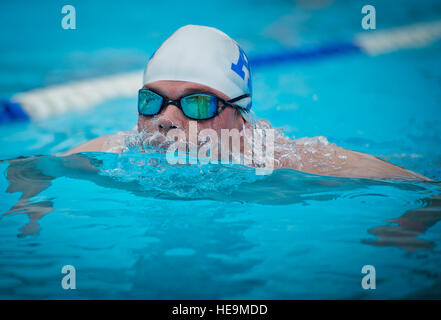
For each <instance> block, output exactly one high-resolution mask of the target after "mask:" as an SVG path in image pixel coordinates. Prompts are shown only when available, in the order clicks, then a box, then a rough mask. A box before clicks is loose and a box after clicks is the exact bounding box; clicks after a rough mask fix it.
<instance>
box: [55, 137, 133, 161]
mask: <svg viewBox="0 0 441 320" xmlns="http://www.w3.org/2000/svg"><path fill="white" fill-rule="evenodd" d="M128 133H129V131H121V132H118V133H115V134H110V135H107V136H102V137H98V138H95V139H92V140H89V141H87V142H84V143H83V144H80V145H78V146H76V147H74V148H72V149H70V150H68V151H66V152H63V153H60V154H57V156H68V155H71V154H74V153H82V152H113V153H120V152H121V150H122V148H123V145H122V143H118V142H120V141H119V140H120V139H121V136H123V135H124V134H128Z"/></svg>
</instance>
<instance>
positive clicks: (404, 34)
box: [0, 20, 441, 124]
mask: <svg viewBox="0 0 441 320" xmlns="http://www.w3.org/2000/svg"><path fill="white" fill-rule="evenodd" d="M440 38H441V20H438V21H433V22H425V23H418V24H413V25H408V26H403V27H397V28H393V29H388V30H378V31H372V30H371V31H365V32H363V33H360V34H357V35H356V36H355V37H354V39H353V40H352V41H342V42H332V43H328V44H321V45H318V46H315V47H310V48H308V47H304V48H293V49H285V50H283V51H279V52H274V53H267V54H264V55H257V56H254V57H250V66H251V68H252V69H254V68H260V67H266V66H272V65H276V64H285V63H294V62H304V61H308V60H323V59H325V58H329V57H333V56H342V55H345V54H353V53H363V54H366V55H370V56H376V55H380V54H386V53H389V52H393V51H397V50H400V49H410V48H422V47H426V46H428V45H430V44H432V43H433V42H435V41H437V40H439V39H440ZM141 79H142V71H135V72H128V73H123V74H117V75H112V76H107V77H102V78H97V79H87V80H82V81H76V82H71V83H67V84H63V85H55V86H50V87H46V88H41V89H34V90H31V91H28V92H23V93H18V94H16V95H14V96H12V98H11V99H10V100H2V101H0V124H4V123H10V122H15V121H20V120H21V121H28V120H34V119H44V118H47V117H49V116H52V115H56V114H62V113H64V112H66V111H68V110H81V109H88V108H91V107H93V106H95V105H97V104H100V103H102V102H104V101H106V100H109V99H114V98H122V97H133V96H134V95H135V94H136V92H137V91H138V89H139V84H140V83H141Z"/></svg>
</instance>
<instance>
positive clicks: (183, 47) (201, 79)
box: [143, 25, 252, 110]
mask: <svg viewBox="0 0 441 320" xmlns="http://www.w3.org/2000/svg"><path fill="white" fill-rule="evenodd" d="M159 80H176V81H190V82H196V83H199V84H203V85H206V86H208V87H210V88H213V89H215V90H218V91H220V92H222V93H224V94H225V95H227V96H228V97H230V99H233V98H236V97H238V96H241V95H243V94H249V95H250V98H244V99H242V100H239V101H237V102H235V104H237V105H239V106H241V107H243V108H245V109H247V110H249V109H250V108H251V93H252V86H251V73H250V67H249V65H248V58H247V56H246V55H245V52H244V51H243V50H242V49H241V48H240V46H239V45H238V44H237V42H236V41H234V40H233V39H231V38H230V37H229V36H227V35H226V34H225V33H223V32H222V31H220V30H218V29H215V28H211V27H204V26H196V25H187V26H184V27H181V28H179V29H178V30H177V31H175V33H173V34H172V35H171V36H170V37H169V38H168V39H167V40H165V41H164V43H163V44H162V45H161V46H160V47H159V48H158V49H157V50H156V52H155V53H154V54H153V55H152V57H151V58H150V60H149V62H148V63H147V66H146V68H145V70H144V81H143V83H144V85H146V84H149V83H152V82H155V81H159Z"/></svg>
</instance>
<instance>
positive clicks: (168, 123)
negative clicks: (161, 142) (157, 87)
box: [157, 105, 183, 133]
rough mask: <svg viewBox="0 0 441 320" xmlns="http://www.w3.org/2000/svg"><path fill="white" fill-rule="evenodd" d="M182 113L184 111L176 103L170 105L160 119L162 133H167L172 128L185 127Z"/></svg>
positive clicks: (158, 123)
mask: <svg viewBox="0 0 441 320" xmlns="http://www.w3.org/2000/svg"><path fill="white" fill-rule="evenodd" d="M180 113H182V112H181V110H179V108H177V107H176V106H175V105H168V106H167V108H166V109H165V110H164V111H163V112H162V113H161V115H160V117H159V119H158V122H157V126H158V127H157V128H158V131H159V132H161V133H167V132H168V131H169V130H171V129H176V128H178V127H183V126H182V125H183V124H182V123H181V122H182V119H181V115H180Z"/></svg>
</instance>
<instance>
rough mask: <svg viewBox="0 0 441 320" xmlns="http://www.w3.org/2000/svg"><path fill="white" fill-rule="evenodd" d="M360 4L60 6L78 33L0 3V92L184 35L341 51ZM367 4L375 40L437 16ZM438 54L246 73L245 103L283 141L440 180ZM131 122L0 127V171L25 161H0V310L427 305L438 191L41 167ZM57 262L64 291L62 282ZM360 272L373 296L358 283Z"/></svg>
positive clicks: (433, 276) (126, 114) (435, 187)
mask: <svg viewBox="0 0 441 320" xmlns="http://www.w3.org/2000/svg"><path fill="white" fill-rule="evenodd" d="M364 4H365V3H364V1H310V2H306V1H305V2H298V3H293V2H291V1H243V2H240V3H238V2H237V1H219V2H204V1H199V2H186V3H184V2H176V3H175V4H169V3H168V2H167V3H164V2H157V3H146V2H145V1H134V2H133V4H131V5H130V6H127V7H122V8H121V7H120V4H119V3H118V2H110V1H106V2H105V1H102V2H100V1H94V2H93V3H92V2H86V1H77V4H75V7H76V10H77V30H70V31H66V30H63V29H61V27H60V20H61V18H60V17H61V14H60V11H61V5H59V4H55V2H47V3H45V4H40V3H36V2H31V1H29V2H20V3H17V2H15V1H4V2H2V4H1V5H0V7H1V10H0V17H1V19H0V26H1V27H2V30H8V31H7V32H2V33H0V48H1V50H0V65H1V68H0V95H1V97H2V98H9V97H10V96H11V95H13V94H14V93H17V92H22V91H26V90H29V89H32V88H37V87H42V86H46V85H51V84H57V83H64V82H66V81H68V80H72V79H88V78H90V77H94V76H101V75H107V74H113V73H118V72H124V71H130V70H137V69H141V68H142V67H143V64H144V63H145V62H146V59H147V58H148V57H149V56H150V54H151V53H152V52H153V50H154V49H155V48H156V47H157V46H158V45H159V44H160V43H161V41H162V40H164V39H165V37H167V36H168V35H169V34H170V33H171V32H173V31H174V30H175V29H176V28H178V27H179V26H181V25H184V24H188V23H193V24H204V25H211V26H215V27H218V28H219V29H221V30H223V31H225V32H226V33H227V34H229V35H231V36H232V37H233V38H235V39H236V40H237V41H239V42H240V43H241V44H242V46H243V47H244V49H245V51H246V52H247V53H248V54H249V56H253V55H260V54H265V53H271V52H275V51H280V50H282V49H286V48H292V47H297V46H310V45H315V44H320V43H323V42H327V41H334V40H339V41H340V40H348V39H349V40H350V39H352V38H353V36H354V35H355V34H356V33H360V32H368V31H363V30H362V29H361V27H360V20H361V13H360V11H361V7H362V5H364ZM370 4H373V5H375V6H376V9H377V27H378V29H387V28H390V27H395V26H402V25H409V24H412V23H416V22H424V21H434V20H439V19H441V4H440V3H439V2H438V1H429V0H424V1H417V2H415V1H410V0H409V1H397V0H395V1H387V3H385V2H384V1H371V3H370ZM170 7H175V8H176V10H170ZM158 12H159V13H164V12H167V19H164V17H163V16H162V15H160V14H158ZM183 13H185V14H183ZM440 49H441V42H437V43H434V44H432V45H430V46H427V47H423V48H418V49H408V50H401V51H397V52H393V53H389V54H384V55H380V56H376V57H370V56H367V55H362V54H359V55H357V54H352V55H345V56H340V57H334V58H332V59H331V58H330V59H323V60H314V61H309V62H302V63H283V64H275V65H271V66H267V67H262V68H256V69H255V70H253V80H254V83H253V88H254V107H253V108H254V110H255V112H256V114H257V115H258V116H259V117H261V118H266V119H268V120H269V121H271V123H272V125H273V126H276V127H284V128H285V132H286V134H287V135H289V136H295V137H296V138H301V137H313V136H325V137H327V139H328V140H329V141H330V142H333V143H336V144H337V145H340V146H342V147H345V148H349V149H353V150H358V151H362V152H367V153H370V154H373V155H376V156H378V157H381V158H383V159H386V160H388V161H391V162H393V163H395V164H398V165H400V166H403V167H405V168H408V169H411V170H413V171H416V172H418V173H421V174H423V175H425V176H427V177H430V178H432V179H434V180H441V151H440V147H439V146H440V145H441V126H440V125H439V119H441V108H440V102H441V88H440V84H441V63H440V62H441V55H440V52H441V51H440ZM136 117H137V115H136V98H125V99H115V100H112V101H107V102H105V103H102V104H100V105H99V106H97V107H96V108H93V109H90V110H86V111H82V112H80V111H76V112H72V113H70V114H64V115H60V116H57V117H52V118H49V119H46V120H39V121H36V122H30V123H15V124H9V125H2V126H1V127H0V146H1V148H0V160H7V159H16V158H17V157H20V156H24V157H26V158H22V159H16V160H12V161H1V162H0V171H1V173H2V175H1V176H0V193H1V197H0V238H1V239H0V298H2V299H6V298H7V299H16V298H30V299H47V298H58V299H78V298H79V299H83V298H98V299H107V298H115V299H123V298H135V299H138V298H150V299H167V298H189V299H190V298H196V299H199V298H214V299H225V298H232V299H240V298H245V299H248V298H250V299H253V298H256V299H261V298H262V299H263V298H268V299H296V298H300V299H310V298H318V299H336V298H337V299H339V298H350V299H385V298H441V273H440V271H439V270H440V266H441V250H440V248H441V224H440V223H439V220H440V219H441V185H440V184H439V183H437V182H434V183H423V182H399V181H387V180H383V181H381V180H367V179H349V178H331V177H324V176H317V175H311V174H305V173H301V172H297V171H294V170H288V169H283V170H276V171H275V172H274V173H273V174H272V175H269V176H257V175H255V172H254V170H251V169H249V168H245V167H241V166H233V165H230V166H221V165H217V166H203V167H198V166H170V165H167V164H165V163H164V161H163V160H164V159H162V158H161V157H162V156H161V155H155V154H153V155H146V154H136V153H129V154H123V155H114V154H104V153H93V154H88V155H86V154H81V155H74V156H70V157H66V158H60V157H54V156H52V155H53V154H55V153H57V152H62V151H65V150H68V149H69V148H72V147H74V146H76V145H78V144H79V143H82V142H84V141H87V140H89V139H92V138H96V137H98V136H102V135H107V134H111V133H114V132H116V131H120V130H128V129H132V128H133V126H134V124H135V122H136ZM152 158H154V159H155V160H156V161H158V162H159V165H156V166H147V165H145V163H146V162H148V161H149V160H152ZM115 169H117V170H115ZM20 198H21V199H22V201H20ZM11 209H12V210H11ZM11 211H12V212H11ZM64 265H73V266H75V268H76V277H77V289H76V290H67V291H66V290H63V289H62V287H61V279H62V277H63V274H62V273H61V268H62V267H63V266H64ZM364 265H373V266H375V268H376V276H377V285H376V289H375V290H363V288H362V287H361V279H362V277H363V274H362V273H361V269H362V267H363V266H364Z"/></svg>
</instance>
